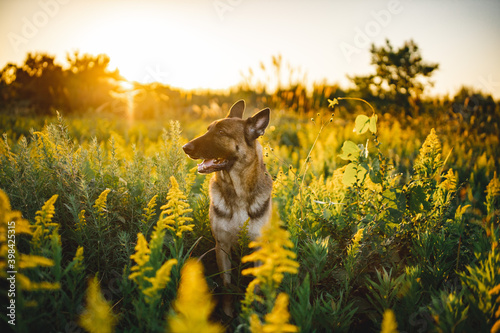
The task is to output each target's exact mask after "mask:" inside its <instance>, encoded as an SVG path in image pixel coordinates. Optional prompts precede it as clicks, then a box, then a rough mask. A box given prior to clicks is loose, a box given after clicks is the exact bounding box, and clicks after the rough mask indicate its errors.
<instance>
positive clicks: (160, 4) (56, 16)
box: [0, 0, 500, 99]
mask: <svg viewBox="0 0 500 333" xmlns="http://www.w3.org/2000/svg"><path fill="white" fill-rule="evenodd" d="M0 38H1V48H0V68H1V67H3V66H5V64H7V63H8V62H14V63H16V64H18V65H20V64H22V62H23V61H24V59H25V57H26V54H27V52H30V51H44V52H48V53H49V54H52V55H55V56H56V60H58V61H59V62H60V63H64V60H65V54H66V53H67V52H72V51H75V50H80V52H81V53H90V54H94V55H97V54H99V53H106V54H108V55H109V57H110V58H111V68H112V69H114V68H118V69H119V70H120V73H121V74H122V75H123V76H124V77H125V78H127V79H129V80H132V81H139V82H151V81H161V82H163V83H165V84H170V85H172V86H175V87H181V88H188V89H190V88H215V89H224V88H228V87H230V86H232V85H235V84H237V83H238V82H240V81H241V80H242V76H241V74H240V73H241V72H247V71H248V68H249V67H251V68H253V69H254V70H255V71H256V72H259V71H260V70H259V64H260V62H261V61H262V62H264V63H265V64H270V62H271V56H272V55H277V54H281V55H282V57H283V61H284V62H285V63H290V64H291V65H292V67H300V68H301V70H302V72H303V73H307V83H308V84H311V83H313V82H314V81H322V80H326V81H327V82H329V83H340V84H341V85H342V86H343V87H347V86H348V84H349V80H347V78H346V74H349V75H361V74H368V73H370V72H372V71H373V67H372V66H370V53H369V46H370V44H371V43H375V44H376V45H382V44H383V43H384V41H385V39H386V38H388V39H389V40H390V41H391V43H392V44H393V46H395V47H399V46H401V45H402V44H403V42H404V41H405V40H409V39H413V40H414V41H415V42H416V43H417V45H418V46H419V47H420V49H421V52H422V55H423V58H424V60H427V61H429V62H436V63H439V65H440V68H439V70H438V71H437V72H436V73H435V75H434V76H433V80H434V81H435V86H434V88H432V89H429V93H431V94H433V95H434V94H440V95H443V94H450V95H452V96H453V95H454V94H455V93H456V91H457V90H458V89H459V88H460V87H461V86H462V85H467V86H471V87H474V88H477V89H480V90H482V91H483V92H485V93H489V94H492V95H493V97H495V98H496V99H500V1H499V0H352V1H338V0H330V1H327V0H310V1H306V0H303V1H298V0H189V1H188V0H185V1H181V0H143V1H131V0H112V1H98V0H0Z"/></svg>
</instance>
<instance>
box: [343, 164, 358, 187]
mask: <svg viewBox="0 0 500 333" xmlns="http://www.w3.org/2000/svg"><path fill="white" fill-rule="evenodd" d="M357 173H358V170H357V168H356V164H354V163H349V164H348V165H347V167H346V168H345V170H344V176H343V177H342V184H344V185H345V186H348V187H349V186H353V185H354V184H356V175H357Z"/></svg>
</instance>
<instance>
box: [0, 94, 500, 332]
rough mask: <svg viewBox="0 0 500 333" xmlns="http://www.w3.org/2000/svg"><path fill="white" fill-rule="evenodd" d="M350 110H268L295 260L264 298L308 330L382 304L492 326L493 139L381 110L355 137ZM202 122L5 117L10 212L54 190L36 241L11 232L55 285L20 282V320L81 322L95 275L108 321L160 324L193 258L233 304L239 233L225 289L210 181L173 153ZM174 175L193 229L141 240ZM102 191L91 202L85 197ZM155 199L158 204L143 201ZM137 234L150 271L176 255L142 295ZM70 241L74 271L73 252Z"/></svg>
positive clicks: (498, 190) (27, 325)
mask: <svg viewBox="0 0 500 333" xmlns="http://www.w3.org/2000/svg"><path fill="white" fill-rule="evenodd" d="M346 105H347V108H349V105H351V104H344V102H343V101H341V106H335V109H321V110H318V113H317V114H316V115H314V117H313V118H312V119H311V117H308V118H304V117H298V116H296V115H293V114H292V113H288V112H286V111H276V112H274V113H273V114H272V123H271V124H270V127H269V128H268V130H267V132H266V134H265V135H264V137H263V138H262V139H261V142H262V144H263V146H264V147H265V151H264V154H265V162H266V164H267V167H268V170H269V172H270V174H271V175H272V176H273V178H274V196H273V200H274V203H275V210H276V212H277V213H278V215H279V218H280V219H281V221H282V222H283V225H284V226H285V228H286V229H287V230H288V231H289V233H290V240H291V241H292V243H293V244H294V247H293V251H295V252H296V254H297V261H298V262H299V264H300V268H299V271H298V274H293V275H290V274H286V275H285V277H284V279H283V281H282V283H281V285H280V286H279V290H276V292H275V293H274V294H277V293H278V292H284V293H287V294H288V295H289V302H290V303H289V312H290V314H291V319H290V322H291V323H292V324H294V325H297V326H298V327H299V328H301V329H302V331H304V332H312V331H318V332H319V331H330V330H332V328H333V329H334V330H335V331H339V332H348V331H367V330H375V331H376V330H379V329H380V327H381V323H382V318H383V314H384V313H385V312H386V310H387V309H392V310H393V311H394V313H395V316H396V320H397V324H398V328H399V330H400V331H406V332H419V331H453V330H455V331H461V330H471V329H478V330H481V331H489V330H490V329H491V328H492V327H493V325H494V324H495V322H496V321H497V320H498V318H497V317H496V313H497V311H498V308H499V306H498V302H499V301H498V298H497V297H498V292H496V291H495V290H496V289H498V288H496V289H495V287H497V286H498V285H499V284H500V274H499V272H498V267H500V255H499V254H498V237H499V233H500V232H499V208H500V203H499V197H500V186H499V185H498V178H497V176H496V173H498V171H499V165H498V161H499V160H500V159H499V157H500V156H499V154H500V152H499V151H498V148H497V147H498V145H499V142H498V140H499V139H498V136H497V135H496V134H495V133H494V132H493V133H488V132H479V131H476V130H475V129H474V127H466V125H464V124H463V123H461V122H460V119H458V118H457V119H453V118H451V119H449V120H447V121H439V120H436V119H431V118H428V117H427V118H426V117H418V118H407V119H403V118H399V119H398V118H397V117H395V116H391V115H388V114H385V115H378V120H375V122H376V128H377V131H376V132H375V131H374V128H373V127H370V129H369V130H367V131H366V132H364V131H361V132H363V133H362V134H356V133H353V129H355V128H356V129H357V130H358V131H357V132H360V131H359V130H360V126H361V125H360V124H361V123H362V122H363V120H366V118H364V117H362V118H358V122H355V119H353V118H354V117H353V115H352V114H351V115H349V114H348V113H349V111H350V110H349V109H346ZM333 112H335V114H334V115H333ZM357 113H358V115H359V114H361V111H359V112H357ZM330 119H332V121H331V122H330ZM208 121H209V120H202V119H197V120H195V121H192V122H188V121H183V122H181V123H179V122H176V121H171V122H169V121H162V120H157V121H149V122H148V121H143V122H134V123H130V122H127V121H126V120H120V119H116V118H113V117H108V118H104V119H101V118H99V117H97V116H93V117H91V118H68V119H65V118H54V119H34V118H13V117H7V116H2V118H1V121H0V123H1V128H2V131H3V132H6V133H7V134H6V135H5V136H4V140H3V141H2V143H1V144H0V152H1V155H0V188H1V189H2V190H3V191H4V192H5V193H6V194H7V195H8V197H9V199H10V202H11V205H12V209H13V210H18V211H20V212H21V213H22V214H23V217H24V218H26V219H27V220H29V221H30V223H31V224H32V225H33V226H35V221H36V216H37V211H39V210H41V208H42V206H43V205H44V203H45V202H46V201H47V200H48V199H50V198H51V197H52V196H53V195H54V194H57V195H58V198H57V200H56V201H55V204H54V209H55V213H54V216H53V217H52V218H51V222H50V223H54V224H55V225H54V226H51V225H50V224H49V225H48V226H47V227H46V229H47V232H46V233H44V235H45V236H44V237H42V238H41V239H40V242H36V241H35V240H36V239H35V238H36V237H35V236H33V235H19V237H18V242H17V248H18V251H20V252H22V253H26V254H28V253H31V254H37V255H42V256H44V257H46V258H49V259H51V260H53V266H51V267H43V266H36V267H33V268H30V269H28V268H26V269H24V270H23V272H25V274H26V276H27V277H28V278H30V279H31V280H32V281H35V282H42V281H46V282H51V283H59V284H60V288H58V289H55V290H48V289H40V290H31V291H30V290H29V288H24V289H23V287H22V286H19V288H20V290H21V291H20V293H19V299H20V300H22V301H20V303H19V306H18V308H17V313H18V320H19V322H22V325H20V326H16V329H17V331H19V332H27V331H31V330H33V329H35V327H36V328H37V329H38V330H40V327H42V328H45V329H46V330H47V331H64V330H66V329H68V328H69V329H77V328H78V325H79V324H78V323H79V317H80V315H81V314H82V312H83V308H84V306H85V305H86V303H85V301H84V295H85V289H86V288H85V283H84V281H86V280H89V279H91V278H93V277H94V276H97V277H98V280H99V281H100V286H101V291H102V293H103V295H104V296H105V298H106V299H107V300H108V301H109V303H110V304H111V307H112V311H113V313H114V314H115V316H116V317H117V318H118V321H117V324H116V327H115V330H116V331H117V332H138V331H140V332H160V331H164V330H165V327H167V324H166V321H165V317H166V315H167V314H168V313H171V312H172V307H171V303H172V302H173V300H174V299H175V297H176V295H177V289H178V286H179V281H180V269H181V267H182V265H183V263H184V262H185V261H186V260H187V258H189V257H201V258H202V259H201V261H202V263H203V265H204V266H205V276H206V279H207V282H208V285H209V288H210V290H211V292H212V293H213V294H214V296H215V297H216V299H218V298H219V297H220V296H221V295H222V294H226V293H232V294H234V295H235V297H234V304H235V307H236V309H237V310H238V311H240V310H241V308H240V306H241V301H242V300H243V298H244V294H245V291H246V287H247V285H248V283H249V282H250V281H251V278H250V277H246V276H243V275H241V271H242V270H243V269H245V268H247V267H250V266H249V264H241V263H240V258H241V257H242V256H244V255H246V254H248V253H250V250H249V249H248V248H245V246H246V244H247V243H248V241H246V242H244V241H242V242H241V243H242V246H241V247H242V248H241V249H239V251H237V252H239V254H237V255H234V256H233V260H234V264H233V267H236V268H235V270H234V271H233V272H232V274H233V281H235V284H234V286H232V287H231V288H230V289H229V290H228V289H224V288H222V287H221V285H222V281H221V277H220V273H219V272H218V270H217V267H216V263H215V254H214V251H212V248H213V247H214V240H213V238H212V235H211V232H210V228H209V222H208V202H209V198H208V191H207V181H208V178H209V177H207V176H202V175H198V174H196V171H195V169H193V167H194V166H195V162H194V161H191V160H189V159H188V158H187V157H186V156H185V155H184V153H183V152H182V150H181V146H182V144H183V143H184V142H187V140H188V139H191V138H193V137H194V136H196V135H198V134H201V133H202V132H203V131H204V129H205V128H206V123H207V122H208ZM433 127H434V128H435V132H433V133H432V134H431V128H433ZM31 128H33V130H31ZM359 145H363V146H359ZM338 155H341V156H340V157H339V156H338ZM171 176H173V177H174V178H175V179H176V180H177V182H178V184H179V188H180V190H181V191H182V193H184V195H185V196H186V198H187V199H185V200H183V201H184V202H186V203H188V204H189V206H190V207H191V208H192V209H193V211H192V212H187V213H186V214H185V215H186V217H190V218H192V219H193V221H192V222H189V223H192V224H193V225H194V227H193V230H192V231H186V232H185V233H183V236H182V237H181V238H179V237H177V236H175V234H172V233H170V232H164V236H162V237H160V238H161V239H157V238H155V237H152V236H153V235H154V233H155V226H156V225H157V222H158V219H159V218H160V213H161V211H162V210H163V209H162V206H164V205H166V204H167V203H168V202H169V200H167V194H168V193H169V191H170V190H171V181H170V177H171ZM488 184H490V185H488ZM487 186H488V191H487ZM106 189H109V193H108V194H107V198H106V201H105V207H104V208H102V207H101V208H102V209H100V208H99V205H96V200H97V199H98V198H99V196H100V195H101V194H102V193H103V192H104V191H105V190H106ZM154 196H157V199H156V205H152V204H149V205H148V203H150V201H151V199H152V198H153V197H154ZM147 207H149V210H145V209H146V208H147ZM165 207H166V206H165ZM82 211H84V212H83V213H82ZM83 217H84V218H85V223H83V220H82V218H83ZM0 222H1V223H6V222H8V221H0ZM44 230H45V229H44ZM138 233H142V234H143V235H144V236H145V239H146V240H147V241H148V242H149V244H150V246H151V249H153V248H154V249H155V250H154V251H153V250H152V254H151V263H150V265H151V267H152V269H153V271H152V272H154V271H155V270H158V269H159V268H160V266H161V265H162V264H163V263H164V262H166V261H167V260H169V259H176V260H178V264H177V265H176V266H173V268H172V272H171V280H170V282H168V284H166V286H165V287H164V288H163V289H162V290H159V291H158V293H159V297H155V298H154V299H155V301H154V302H149V303H148V302H147V301H146V298H145V297H144V295H143V294H142V293H141V290H142V289H141V287H140V286H139V285H138V284H136V283H134V281H133V280H131V279H129V278H128V277H129V275H130V274H131V267H133V266H134V265H135V262H134V261H133V260H132V259H131V256H132V255H133V254H134V253H136V249H135V246H136V242H137V239H138V236H137V235H138ZM243 234H244V233H243ZM154 239H156V240H154ZM36 244H37V245H36ZM2 245H3V244H2ZM35 245H36V246H35ZM80 246H81V247H83V249H84V260H83V266H81V267H80V266H77V262H78V260H76V259H75V253H76V251H77V249H78V247H80ZM153 253H155V254H154V255H153ZM2 256H3V254H2ZM2 258H3V259H2V260H4V259H5V256H3V257H2ZM74 266H77V267H80V268H79V269H74ZM148 274H151V273H148ZM143 283H146V282H144V281H143ZM142 288H144V286H143V287H142ZM4 292H6V291H4V290H2V294H4ZM268 308H269V307H264V306H263V305H262V304H261V305H259V304H258V303H253V310H252V311H253V313H255V314H257V315H258V316H259V318H260V319H261V320H263V318H264V316H265V314H266V313H267V312H268ZM33 314H35V315H33ZM2 318H4V320H6V317H5V314H2ZM213 318H214V319H215V320H220V321H222V322H223V323H224V324H225V325H227V328H228V329H229V330H231V331H234V330H240V331H247V330H248V329H249V327H250V326H249V322H248V316H237V317H235V318H234V319H232V320H231V319H228V318H226V317H224V315H223V312H222V310H221V309H220V308H219V307H216V309H215V311H214V315H213Z"/></svg>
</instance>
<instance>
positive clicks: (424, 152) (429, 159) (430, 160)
mask: <svg viewBox="0 0 500 333" xmlns="http://www.w3.org/2000/svg"><path fill="white" fill-rule="evenodd" d="M442 164H443V162H442V161H441V143H440V142H439V138H438V136H437V135H436V131H435V130H434V128H433V129H431V133H430V134H429V135H428V136H427V138H426V139H425V141H424V143H423V145H422V148H420V153H419V155H418V157H417V159H416V160H415V164H414V166H413V168H414V169H415V172H416V173H417V174H418V175H420V176H421V177H433V176H434V175H435V174H436V172H437V171H438V169H439V168H440V167H441V165H442Z"/></svg>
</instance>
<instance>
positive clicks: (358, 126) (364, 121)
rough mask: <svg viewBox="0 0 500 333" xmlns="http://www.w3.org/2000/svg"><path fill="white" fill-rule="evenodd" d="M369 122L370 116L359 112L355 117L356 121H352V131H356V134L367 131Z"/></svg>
mask: <svg viewBox="0 0 500 333" xmlns="http://www.w3.org/2000/svg"><path fill="white" fill-rule="evenodd" d="M370 123H371V121H370V118H368V117H367V116H365V115H364V114H360V115H359V116H357V117H356V121H355V123H354V132H356V134H363V133H365V132H366V131H368V128H369V126H370Z"/></svg>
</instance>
